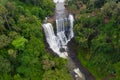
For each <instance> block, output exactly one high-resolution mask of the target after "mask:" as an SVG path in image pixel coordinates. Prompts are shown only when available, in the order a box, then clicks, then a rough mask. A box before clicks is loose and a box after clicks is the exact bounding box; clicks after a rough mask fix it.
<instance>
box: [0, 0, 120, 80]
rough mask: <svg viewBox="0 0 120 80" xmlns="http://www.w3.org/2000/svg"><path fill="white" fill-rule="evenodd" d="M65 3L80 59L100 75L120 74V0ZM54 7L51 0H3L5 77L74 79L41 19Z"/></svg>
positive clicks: (0, 51) (110, 79) (0, 73)
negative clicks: (52, 46) (48, 46)
mask: <svg viewBox="0 0 120 80" xmlns="http://www.w3.org/2000/svg"><path fill="white" fill-rule="evenodd" d="M66 1H68V0H66ZM66 4H67V6H66V8H67V9H68V11H69V12H71V13H73V14H74V16H75V24H74V32H75V38H74V39H73V40H74V42H75V44H74V45H73V48H76V49H75V50H76V51H77V52H78V59H79V61H80V63H81V64H82V65H83V66H84V67H85V68H86V69H88V70H89V71H90V72H91V73H92V74H93V76H94V77H95V78H96V80H120V1H119V0H69V2H66ZM54 9H55V4H54V3H53V1H52V0H0V80H73V77H72V76H71V74H70V73H69V71H68V69H67V60H65V59H62V58H59V57H55V56H54V55H51V54H50V52H49V51H48V50H47V49H46V47H45V37H44V33H43V30H42V22H43V21H44V18H45V17H46V16H49V17H52V16H54Z"/></svg>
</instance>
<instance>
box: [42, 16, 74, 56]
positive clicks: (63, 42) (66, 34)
mask: <svg viewBox="0 0 120 80" xmlns="http://www.w3.org/2000/svg"><path fill="white" fill-rule="evenodd" d="M73 22H74V18H73V16H72V15H69V17H68V18H60V19H56V27H57V32H56V35H55V33H54V30H53V26H52V24H51V23H45V24H43V25H42V26H43V29H44V32H45V36H46V41H47V43H48V44H49V47H50V48H51V49H52V50H53V51H54V52H55V53H56V54H57V55H58V56H60V57H63V58H66V57H67V56H68V54H67V43H68V42H69V41H70V40H71V39H72V38H73V37H74V33H73ZM68 23H69V24H68ZM61 49H64V51H61Z"/></svg>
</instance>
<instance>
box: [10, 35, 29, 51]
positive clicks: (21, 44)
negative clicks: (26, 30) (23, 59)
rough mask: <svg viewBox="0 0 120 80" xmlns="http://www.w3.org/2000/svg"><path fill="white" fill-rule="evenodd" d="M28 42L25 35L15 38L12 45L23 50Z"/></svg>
mask: <svg viewBox="0 0 120 80" xmlns="http://www.w3.org/2000/svg"><path fill="white" fill-rule="evenodd" d="M26 42H27V39H25V38H24V37H18V38H16V39H15V40H13V42H12V45H13V46H14V47H15V48H16V49H20V50H23V49H24V48H25V43H26Z"/></svg>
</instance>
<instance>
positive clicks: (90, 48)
mask: <svg viewBox="0 0 120 80" xmlns="http://www.w3.org/2000/svg"><path fill="white" fill-rule="evenodd" d="M91 1H93V0H91ZM94 1H95V2H91V3H89V4H86V6H87V7H88V8H89V10H91V11H93V12H94V15H93V12H84V13H81V14H80V16H79V17H78V18H77V19H76V22H75V27H74V32H75V35H76V36H75V41H76V42H77V43H78V44H79V46H78V52H79V54H78V58H79V60H80V61H81V63H82V64H83V65H84V66H85V67H87V68H88V69H89V71H90V72H92V73H93V75H94V76H95V77H96V79H97V80H102V79H104V78H106V79H110V80H119V78H120V77H119V76H118V75H119V68H118V66H119V62H120V56H119V55H120V53H119V51H120V45H119V44H120V40H119V39H120V35H119V30H120V29H119V26H120V24H119V23H120V21H118V20H119V17H120V15H118V14H119V8H118V5H119V3H120V2H118V3H116V2H115V1H110V2H106V1H105V2H104V3H103V4H104V5H103V4H101V6H100V5H98V6H97V5H96V1H99V0H94ZM101 1H102V0H101ZM90 5H92V6H94V9H93V8H90ZM96 6H97V7H96ZM99 7H102V8H100V9H99ZM106 16H107V19H108V22H107V23H105V19H106ZM76 46H77V45H76ZM111 75H112V76H114V77H111ZM109 76H110V77H109Z"/></svg>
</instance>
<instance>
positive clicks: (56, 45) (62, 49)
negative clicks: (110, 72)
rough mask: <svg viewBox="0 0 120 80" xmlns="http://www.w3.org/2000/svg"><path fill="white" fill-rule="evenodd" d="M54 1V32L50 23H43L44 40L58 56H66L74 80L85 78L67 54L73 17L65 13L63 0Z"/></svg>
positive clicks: (71, 35) (71, 33) (72, 35)
mask: <svg viewBox="0 0 120 80" xmlns="http://www.w3.org/2000/svg"><path fill="white" fill-rule="evenodd" d="M54 2H55V4H56V9H55V17H56V33H55V32H54V30H53V26H52V24H51V23H44V24H43V29H44V32H45V36H46V41H47V43H48V44H49V47H50V48H51V49H52V50H53V51H54V52H55V53H56V54H57V55H58V56H59V57H62V58H66V59H68V60H69V63H70V64H69V66H72V67H71V69H72V70H71V71H72V72H74V73H75V74H74V77H76V80H85V77H84V74H83V73H82V72H81V71H80V69H79V68H78V67H77V66H76V65H75V64H74V62H73V61H72V59H71V58H70V57H69V56H68V48H67V44H68V42H69V41H70V40H71V39H72V38H73V37H74V32H73V24H74V17H73V15H72V14H69V15H68V14H66V10H65V7H64V0H54Z"/></svg>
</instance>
